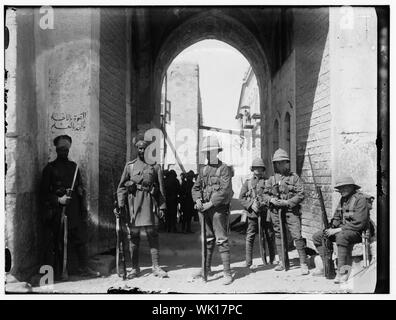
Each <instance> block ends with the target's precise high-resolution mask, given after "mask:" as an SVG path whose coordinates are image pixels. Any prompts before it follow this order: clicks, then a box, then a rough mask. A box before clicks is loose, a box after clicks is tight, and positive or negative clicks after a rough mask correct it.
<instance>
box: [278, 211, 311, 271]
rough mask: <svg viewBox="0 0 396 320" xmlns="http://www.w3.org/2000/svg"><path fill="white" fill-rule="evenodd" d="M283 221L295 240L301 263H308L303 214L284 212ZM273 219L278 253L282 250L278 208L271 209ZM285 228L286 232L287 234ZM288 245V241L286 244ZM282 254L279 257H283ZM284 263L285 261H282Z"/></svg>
mask: <svg viewBox="0 0 396 320" xmlns="http://www.w3.org/2000/svg"><path fill="white" fill-rule="evenodd" d="M282 214H283V216H282V217H283V223H284V225H285V226H286V228H287V229H288V230H289V231H290V234H291V236H292V239H293V240H294V243H295V246H296V249H297V252H298V255H299V257H300V264H306V261H307V254H306V252H305V247H306V244H305V239H304V238H303V237H302V235H301V216H300V215H296V214H294V213H293V212H283V213H282ZM271 219H272V223H273V226H274V231H275V242H276V248H277V251H278V254H279V253H280V252H281V250H282V249H281V248H282V245H281V243H282V242H281V233H280V221H279V216H278V212H277V211H276V210H271ZM286 228H285V234H286ZM285 245H286V246H287V243H286V244H285ZM281 257H282V255H281V254H279V259H281ZM282 263H283V261H282Z"/></svg>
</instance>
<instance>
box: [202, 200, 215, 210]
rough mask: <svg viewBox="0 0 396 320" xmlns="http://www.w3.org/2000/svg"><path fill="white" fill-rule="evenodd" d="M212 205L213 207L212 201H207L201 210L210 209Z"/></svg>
mask: <svg viewBox="0 0 396 320" xmlns="http://www.w3.org/2000/svg"><path fill="white" fill-rule="evenodd" d="M212 207H213V203H212V201H209V202H205V203H204V204H203V205H202V210H201V211H206V210H209V209H210V208H212Z"/></svg>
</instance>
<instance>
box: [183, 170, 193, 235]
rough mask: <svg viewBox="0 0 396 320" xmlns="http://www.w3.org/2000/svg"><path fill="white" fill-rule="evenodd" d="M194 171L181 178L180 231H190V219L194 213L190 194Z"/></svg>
mask: <svg viewBox="0 0 396 320" xmlns="http://www.w3.org/2000/svg"><path fill="white" fill-rule="evenodd" d="M193 177H194V173H193V172H191V173H190V172H188V173H187V178H186V179H184V180H183V182H182V185H181V188H180V207H181V211H182V212H183V215H182V231H183V232H187V233H191V232H192V231H191V219H192V216H193V213H194V200H193V198H192V195H191V189H192V187H193V185H194V181H193Z"/></svg>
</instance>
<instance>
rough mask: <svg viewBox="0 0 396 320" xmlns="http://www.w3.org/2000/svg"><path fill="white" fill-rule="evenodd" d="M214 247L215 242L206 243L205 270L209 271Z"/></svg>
mask: <svg viewBox="0 0 396 320" xmlns="http://www.w3.org/2000/svg"><path fill="white" fill-rule="evenodd" d="M214 247H215V242H214V240H211V241H208V242H207V243H206V249H207V250H206V266H205V267H206V268H207V269H210V267H211V266H212V257H213V251H214Z"/></svg>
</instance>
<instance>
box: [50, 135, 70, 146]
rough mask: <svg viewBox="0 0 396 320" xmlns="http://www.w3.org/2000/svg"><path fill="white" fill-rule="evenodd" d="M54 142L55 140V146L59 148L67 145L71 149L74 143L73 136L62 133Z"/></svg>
mask: <svg viewBox="0 0 396 320" xmlns="http://www.w3.org/2000/svg"><path fill="white" fill-rule="evenodd" d="M53 142H54V146H55V147H57V148H62V147H65V148H68V149H70V147H71V144H72V138H71V137H70V136H68V135H67V134H62V135H60V136H57V137H56V138H55V139H54V141H53Z"/></svg>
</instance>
